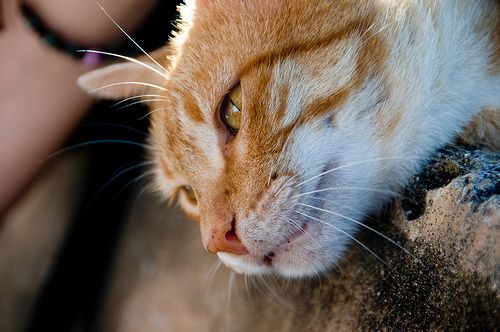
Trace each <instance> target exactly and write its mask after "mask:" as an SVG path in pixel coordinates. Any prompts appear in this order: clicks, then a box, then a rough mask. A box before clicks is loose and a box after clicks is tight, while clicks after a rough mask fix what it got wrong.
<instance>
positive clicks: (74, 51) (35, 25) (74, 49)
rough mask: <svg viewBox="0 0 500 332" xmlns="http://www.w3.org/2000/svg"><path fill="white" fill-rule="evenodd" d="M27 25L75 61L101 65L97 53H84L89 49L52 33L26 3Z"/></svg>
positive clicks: (25, 16) (24, 11)
mask: <svg viewBox="0 0 500 332" xmlns="http://www.w3.org/2000/svg"><path fill="white" fill-rule="evenodd" d="M21 11H22V13H23V16H24V19H25V21H26V23H27V24H28V25H29V26H30V28H31V29H32V30H33V31H34V32H35V33H36V34H37V35H38V36H39V37H40V39H41V40H42V41H43V42H44V43H45V44H47V45H49V46H50V47H52V48H54V49H56V50H58V51H60V52H63V53H65V54H68V55H70V56H71V57H73V58H75V59H79V60H82V62H83V63H84V64H86V65H90V66H94V65H98V64H99V63H101V55H100V54H97V53H89V52H82V51H81V50H84V49H88V47H83V46H80V45H77V44H75V43H72V42H70V41H68V40H66V39H65V38H64V37H62V36H61V35H60V34H58V33H56V32H54V31H52V30H51V29H50V28H49V27H48V25H47V24H45V22H44V21H43V20H42V19H41V18H40V17H39V16H38V15H37V13H36V12H35V11H34V10H33V9H32V8H30V7H29V6H28V5H27V4H26V3H23V4H22V5H21Z"/></svg>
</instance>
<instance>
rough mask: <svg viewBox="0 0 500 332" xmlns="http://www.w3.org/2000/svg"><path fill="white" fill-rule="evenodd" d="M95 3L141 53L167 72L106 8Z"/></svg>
mask: <svg viewBox="0 0 500 332" xmlns="http://www.w3.org/2000/svg"><path fill="white" fill-rule="evenodd" d="M97 5H98V6H99V7H100V8H101V10H102V11H103V12H104V14H106V16H107V17H108V18H109V19H110V20H111V22H113V23H114V25H116V26H117V27H118V29H120V31H121V32H123V34H124V35H125V36H127V38H128V39H129V40H130V41H131V42H132V43H134V44H135V46H137V47H138V48H139V49H140V50H141V52H142V53H144V54H145V55H146V56H147V57H148V58H149V59H150V60H151V61H153V62H154V63H155V64H156V65H157V66H158V67H159V68H161V70H162V71H164V72H165V73H167V70H166V69H165V68H164V67H163V66H162V65H160V64H159V63H158V62H157V61H156V60H155V59H153V57H152V56H151V55H149V54H148V52H146V51H145V50H144V49H143V48H142V47H141V46H140V45H139V44H138V43H137V42H136V41H135V40H134V39H133V38H132V37H130V36H129V34H128V33H127V32H126V31H125V30H124V29H123V28H122V27H121V26H120V25H119V24H118V23H117V22H116V21H115V20H114V19H113V18H112V17H111V15H109V14H108V12H107V11H106V9H104V7H103V6H102V5H101V4H100V3H97Z"/></svg>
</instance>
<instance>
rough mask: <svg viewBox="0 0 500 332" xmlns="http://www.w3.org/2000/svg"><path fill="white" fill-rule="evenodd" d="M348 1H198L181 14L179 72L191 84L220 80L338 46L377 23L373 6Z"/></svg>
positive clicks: (177, 44) (177, 45)
mask: <svg viewBox="0 0 500 332" xmlns="http://www.w3.org/2000/svg"><path fill="white" fill-rule="evenodd" d="M344 2H346V3H347V2H349V1H338V3H337V4H336V5H335V6H332V3H331V1H327V0H312V1H307V3H306V2H305V1H300V0H244V1H234V0H231V1H228V0H208V1H205V2H203V3H204V4H203V5H197V3H198V2H197V1H193V2H192V3H188V4H189V5H188V6H186V7H185V8H184V9H182V10H181V14H182V18H183V21H182V23H181V26H180V27H181V32H180V33H179V35H178V37H177V38H176V40H175V41H174V45H176V47H177V51H178V53H177V54H178V56H177V58H176V60H177V61H176V69H177V70H178V71H179V72H181V73H182V74H183V75H181V76H184V77H186V78H187V79H190V80H192V79H193V78H194V79H195V80H196V79H201V80H202V79H205V78H208V79H210V78H213V77H219V76H221V75H220V72H221V70H223V71H226V72H228V73H229V72H231V73H233V75H234V76H242V75H244V74H245V73H246V72H247V71H248V70H250V69H252V68H253V67H255V66H256V65H258V64H259V62H261V61H267V62H269V61H277V60H280V59H283V58H286V57H290V56H300V54H301V53H303V52H307V51H310V50H314V49H316V48H321V47H325V46H328V45H334V44H335V43H336V42H341V41H342V40H343V39H346V38H349V37H350V36H351V35H353V34H355V33H358V34H359V31H360V30H363V29H367V28H368V27H369V26H370V25H371V24H372V21H373V8H371V7H373V5H370V3H371V2H364V1H363V2H360V4H356V1H355V2H354V3H355V4H345V3H344ZM224 79H225V80H235V79H237V77H224ZM217 83H224V82H217ZM227 84H230V83H227Z"/></svg>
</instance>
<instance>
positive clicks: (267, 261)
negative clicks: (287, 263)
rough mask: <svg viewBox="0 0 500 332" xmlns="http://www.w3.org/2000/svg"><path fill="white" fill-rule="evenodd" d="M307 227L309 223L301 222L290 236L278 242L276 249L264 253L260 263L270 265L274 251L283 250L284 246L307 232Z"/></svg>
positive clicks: (274, 255) (274, 254)
mask: <svg viewBox="0 0 500 332" xmlns="http://www.w3.org/2000/svg"><path fill="white" fill-rule="evenodd" d="M308 228H309V223H308V222H303V223H302V225H301V226H300V228H298V229H297V230H296V231H295V232H294V233H292V234H291V235H290V236H288V238H287V239H286V241H285V242H283V243H280V244H278V245H277V246H276V249H274V250H273V251H270V252H269V253H267V254H266V255H264V257H263V258H262V263H263V264H265V265H268V266H272V265H273V259H274V257H276V253H278V254H279V253H280V252H281V251H283V250H285V251H286V250H287V249H286V248H284V247H286V246H288V245H290V244H292V243H293V242H294V241H296V240H298V239H299V238H301V237H302V236H304V235H306V234H308V233H307V230H308Z"/></svg>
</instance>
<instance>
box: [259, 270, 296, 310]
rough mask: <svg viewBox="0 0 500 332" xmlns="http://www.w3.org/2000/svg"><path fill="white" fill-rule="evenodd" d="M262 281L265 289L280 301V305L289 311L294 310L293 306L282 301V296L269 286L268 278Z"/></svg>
mask: <svg viewBox="0 0 500 332" xmlns="http://www.w3.org/2000/svg"><path fill="white" fill-rule="evenodd" d="M260 280H261V282H262V284H263V285H264V287H265V288H266V289H267V290H268V292H269V294H271V297H272V298H274V299H275V300H277V301H278V304H281V305H282V306H284V307H286V308H288V309H292V306H291V304H290V303H289V302H287V301H285V300H284V299H282V298H281V296H279V295H278V293H276V291H275V290H274V289H273V288H272V287H271V286H270V285H269V284H268V282H267V279H266V277H263V278H261V279H260Z"/></svg>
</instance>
